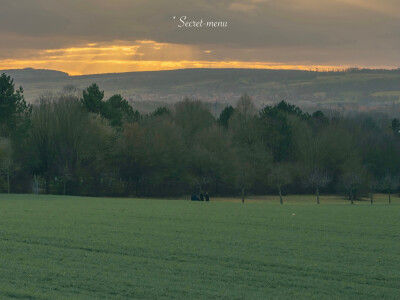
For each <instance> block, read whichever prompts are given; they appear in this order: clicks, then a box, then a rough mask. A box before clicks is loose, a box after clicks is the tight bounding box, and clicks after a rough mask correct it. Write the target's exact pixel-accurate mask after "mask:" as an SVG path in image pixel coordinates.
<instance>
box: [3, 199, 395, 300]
mask: <svg viewBox="0 0 400 300" xmlns="http://www.w3.org/2000/svg"><path fill="white" fill-rule="evenodd" d="M398 203H399V202H397V201H396V202H394V204H392V205H390V206H389V205H386V204H379V205H373V206H371V205H353V206H351V205H344V204H332V205H323V204H322V205H319V206H317V205H312V204H309V205H298V204H296V203H293V204H287V205H279V204H275V203H269V202H265V201H264V202H259V203H246V204H244V205H243V204H240V203H231V202H210V203H203V202H190V201H173V200H132V199H105V198H82V197H61V196H29V195H25V196H20V195H10V196H8V195H0V228H1V230H0V251H1V252H0V253H1V256H0V265H1V268H0V298H1V299H7V298H18V299H134V298H137V299H156V298H157V299H171V298H177V299H216V298H219V299H396V298H397V299H398V297H399V291H400V239H399V237H400V205H399V204H398Z"/></svg>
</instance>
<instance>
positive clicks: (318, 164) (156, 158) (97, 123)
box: [0, 74, 400, 203]
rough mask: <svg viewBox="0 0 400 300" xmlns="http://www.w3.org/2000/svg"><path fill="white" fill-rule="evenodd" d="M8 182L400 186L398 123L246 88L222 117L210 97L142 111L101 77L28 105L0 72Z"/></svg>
mask: <svg viewBox="0 0 400 300" xmlns="http://www.w3.org/2000/svg"><path fill="white" fill-rule="evenodd" d="M0 136H1V138H0V172H1V178H0V189H1V190H2V191H3V192H15V193H32V191H33V190H34V187H35V186H36V188H37V189H38V190H39V192H42V193H46V194H68V195H89V196H137V197H143V196H146V197H147V196H149V197H150V196H154V197H167V196H181V195H188V194H193V193H200V192H205V191H207V192H208V193H209V194H210V195H219V196H226V195H230V196H231V195H241V197H242V201H245V197H246V196H247V195H249V194H252V195H258V194H259V195H262V194H279V196H280V201H281V203H283V199H284V195H285V194H288V193H291V194H303V193H315V195H316V201H317V203H319V195H320V193H321V192H324V193H337V194H343V195H346V196H347V197H348V199H349V201H350V202H351V203H353V201H355V200H356V199H358V198H359V197H360V196H365V195H368V196H369V197H370V201H371V203H372V202H373V194H374V193H375V192H386V193H388V200H389V202H390V194H391V193H393V192H397V190H398V186H399V177H398V175H399V167H400V156H399V155H398V154H399V150H400V122H399V120H398V119H389V118H388V117H387V116H386V115H384V114H377V113H376V114H366V113H353V114H347V115H344V114H340V113H338V112H334V111H331V112H322V111H315V112H314V113H312V114H310V113H306V112H303V111H302V110H301V109H300V108H299V107H297V106H295V105H292V104H289V103H287V102H285V101H281V102H279V103H277V104H274V105H267V106H265V107H263V108H262V109H260V110H258V109H256V107H255V105H254V104H253V102H252V99H251V97H249V96H248V95H247V94H244V95H243V96H242V97H241V98H240V99H238V101H237V104H236V105H235V106H234V107H233V106H228V107H226V108H225V109H224V110H223V111H222V112H221V114H220V115H219V117H218V118H216V117H214V116H213V114H212V113H211V112H210V111H209V109H208V108H207V106H206V105H205V104H204V103H203V102H201V101H200V100H195V99H189V98H186V99H184V100H182V101H180V102H178V103H176V104H175V105H174V106H173V107H171V108H168V107H159V108H158V109H156V110H155V111H154V112H152V113H151V114H146V115H142V114H140V113H139V112H138V111H136V110H134V109H133V108H132V106H131V105H130V104H129V102H128V101H127V100H125V99H124V98H123V97H122V96H121V95H119V94H116V95H113V96H111V97H110V98H108V99H105V98H104V91H101V90H100V88H99V87H98V86H97V85H96V84H92V85H91V86H89V87H87V88H86V89H85V90H84V91H83V92H82V94H81V95H77V93H76V92H75V91H74V90H73V89H72V88H71V87H69V88H66V89H64V91H63V93H61V94H57V95H54V94H44V95H43V96H41V97H39V99H38V100H37V101H36V102H35V103H34V104H28V103H27V102H26V101H25V99H24V96H23V89H22V88H19V89H16V88H15V85H14V81H13V79H12V78H10V77H9V76H7V75H5V74H2V75H1V77H0Z"/></svg>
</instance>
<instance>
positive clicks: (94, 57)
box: [0, 40, 349, 75]
mask: <svg viewBox="0 0 400 300" xmlns="http://www.w3.org/2000/svg"><path fill="white" fill-rule="evenodd" d="M212 52H213V51H212V50H204V51H202V50H200V49H199V48H198V47H193V46H189V45H178V44H170V43H157V42H155V41H150V40H142V41H136V42H134V43H126V42H121V41H117V43H115V44H110V43H108V44H101V43H88V44H85V45H80V46H74V47H68V48H61V49H46V50H39V51H36V52H34V53H30V56H29V57H27V58H24V57H21V58H14V59H3V60H1V61H0V65H1V67H2V68H4V69H21V68H25V67H32V68H37V69H54V70H60V71H63V72H66V73H68V74H70V75H86V74H99V73H119V72H133V71H157V70H173V69H184V68H250V69H295V70H310V69H312V70H315V69H318V70H332V69H337V68H347V67H349V66H347V65H340V66H337V65H336V66H333V65H299V64H285V63H277V62H265V61H238V60H226V61H213V60H206V59H202V60H199V59H198V58H199V57H201V56H203V57H205V58H206V56H207V55H210V54H212ZM203 54H204V55H203Z"/></svg>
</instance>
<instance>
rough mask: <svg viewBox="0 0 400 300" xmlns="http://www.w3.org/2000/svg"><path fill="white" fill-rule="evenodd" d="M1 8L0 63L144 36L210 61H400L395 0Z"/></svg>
mask: <svg viewBox="0 0 400 300" xmlns="http://www.w3.org/2000/svg"><path fill="white" fill-rule="evenodd" d="M0 6H1V9H0V38H1V39H2V43H1V45H0V59H5V58H12V57H18V55H20V53H21V52H24V51H28V52H29V50H31V49H54V48H64V47H69V46H72V45H76V44H79V43H85V42H87V43H90V42H111V41H115V40H122V41H136V40H144V39H148V40H153V41H156V42H161V43H175V44H186V45H194V46H196V47H198V48H200V49H204V50H206V49H212V50H213V51H212V59H214V60H218V59H219V60H230V59H232V60H242V61H262V60H266V61H277V62H290V63H309V64H353V65H364V66H380V65H382V66H398V65H399V61H400V51H399V50H400V34H399V32H400V3H399V2H398V0H324V1H322V0H234V1H230V0H223V1H211V0H196V1H184V0H168V1H166V0H113V1H111V0H57V1H54V0H35V1H32V0H18V1H16V0H1V1H0ZM183 15H185V16H187V18H188V20H196V21H198V20H201V19H203V21H214V20H215V21H226V22H228V28H213V29H206V28H197V29H196V28H178V24H179V21H178V18H179V17H181V16H183ZM173 16H176V17H177V18H176V19H175V20H174V19H173ZM26 53H27V52H26ZM199 59H201V57H199Z"/></svg>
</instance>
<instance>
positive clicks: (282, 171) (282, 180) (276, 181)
mask: <svg viewBox="0 0 400 300" xmlns="http://www.w3.org/2000/svg"><path fill="white" fill-rule="evenodd" d="M291 181H292V176H291V174H290V170H289V167H288V166H287V165H284V164H276V165H275V166H274V167H273V168H272V170H271V172H270V177H269V182H270V184H271V185H272V186H274V187H276V188H277V190H278V193H279V202H280V204H283V199H282V188H283V187H284V186H285V185H287V184H289V183H290V182H291Z"/></svg>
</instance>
